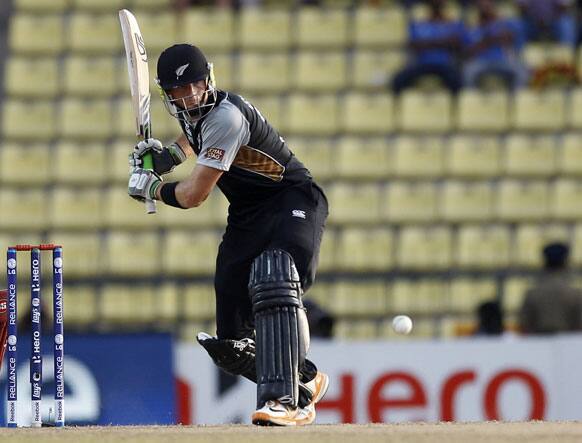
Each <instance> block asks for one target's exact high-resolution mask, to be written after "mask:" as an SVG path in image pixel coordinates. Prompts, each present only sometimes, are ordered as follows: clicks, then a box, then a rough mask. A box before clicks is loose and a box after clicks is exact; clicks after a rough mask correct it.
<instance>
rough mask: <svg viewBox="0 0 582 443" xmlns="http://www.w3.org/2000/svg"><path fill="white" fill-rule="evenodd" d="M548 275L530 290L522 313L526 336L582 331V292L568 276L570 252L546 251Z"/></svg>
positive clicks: (555, 247)
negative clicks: (573, 285)
mask: <svg viewBox="0 0 582 443" xmlns="http://www.w3.org/2000/svg"><path fill="white" fill-rule="evenodd" d="M542 253H543V258H544V274H543V275H542V276H541V278H540V281H539V282H538V283H537V285H536V286H534V287H533V288H531V289H529V290H528V291H527V292H526V294H525V299H524V302H523V305H522V307H521V311H520V328H521V330H522V332H523V333H525V334H552V333H558V332H570V331H580V330H582V315H581V309H580V308H581V306H582V291H580V290H579V289H576V288H574V287H572V286H571V284H570V279H569V275H568V256H569V253H570V249H569V247H568V246H567V245H565V244H563V243H551V244H549V245H547V246H546V247H545V248H544V249H543V252H542Z"/></svg>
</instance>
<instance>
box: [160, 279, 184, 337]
mask: <svg viewBox="0 0 582 443" xmlns="http://www.w3.org/2000/svg"><path fill="white" fill-rule="evenodd" d="M154 297H155V298H156V300H155V302H156V303H158V306H157V307H156V322H161V324H162V325H163V324H164V323H166V324H167V327H168V328H169V329H174V328H175V327H176V321H177V320H179V318H180V315H181V313H182V306H181V305H180V292H179V289H178V287H177V286H176V285H175V284H173V283H165V284H162V285H160V286H159V287H158V288H157V290H156V292H155V295H154Z"/></svg>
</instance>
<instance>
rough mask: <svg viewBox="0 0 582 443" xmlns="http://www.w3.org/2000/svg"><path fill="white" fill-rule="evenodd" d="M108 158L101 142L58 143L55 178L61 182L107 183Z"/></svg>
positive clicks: (53, 169)
mask: <svg viewBox="0 0 582 443" xmlns="http://www.w3.org/2000/svg"><path fill="white" fill-rule="evenodd" d="M108 160H109V156H108V155H107V153H106V149H105V148H104V146H103V145H102V144H100V143H92V144H87V143H82V144H80V143H71V142H60V143H57V145H56V146H55V147H54V156H53V161H54V163H53V165H54V166H53V168H52V172H53V180H54V181H55V182H60V183H80V184H100V183H105V181H106V172H105V171H106V170H107V168H108V163H109V161H108Z"/></svg>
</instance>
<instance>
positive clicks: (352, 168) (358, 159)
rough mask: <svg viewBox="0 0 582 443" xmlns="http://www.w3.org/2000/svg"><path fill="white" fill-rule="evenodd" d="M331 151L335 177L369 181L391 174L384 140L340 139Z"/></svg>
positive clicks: (389, 160) (389, 155)
mask: <svg viewBox="0 0 582 443" xmlns="http://www.w3.org/2000/svg"><path fill="white" fill-rule="evenodd" d="M333 150H334V151H335V155H334V156H333V158H334V161H333V162H331V161H330V163H334V164H335V168H334V170H335V172H336V174H334V176H335V177H339V178H355V179H363V180H371V179H381V178H386V177H388V175H389V174H390V172H391V168H392V161H391V160H392V159H391V157H392V156H391V152H392V150H391V149H390V146H389V144H388V141H387V140H386V139H385V138H380V137H378V138H372V139H369V138H358V137H342V138H341V139H340V140H339V142H338V144H337V146H336V147H335V148H334V149H333ZM300 158H301V157H300ZM331 158H332V157H331V155H330V160H331ZM310 166H311V164H310V163H307V167H308V168H309V167H310Z"/></svg>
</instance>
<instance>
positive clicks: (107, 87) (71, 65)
mask: <svg viewBox="0 0 582 443" xmlns="http://www.w3.org/2000/svg"><path fill="white" fill-rule="evenodd" d="M124 68H125V67H124ZM117 69H118V66H117V63H116V59H115V58H113V57H80V56H70V57H68V58H67V59H66V60H65V64H64V74H65V75H64V77H65V82H64V90H65V93H66V94H68V95H69V96H70V95H82V96H111V95H113V94H115V92H116V91H117V88H118V85H117V78H118V74H117Z"/></svg>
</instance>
